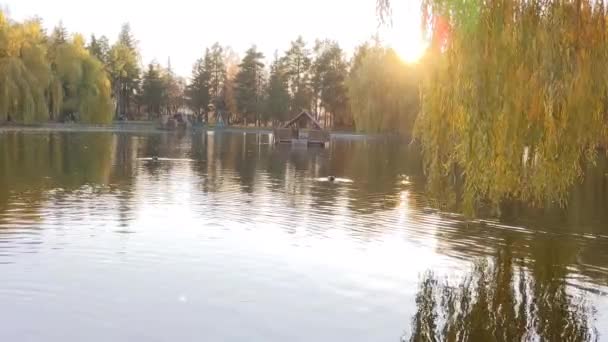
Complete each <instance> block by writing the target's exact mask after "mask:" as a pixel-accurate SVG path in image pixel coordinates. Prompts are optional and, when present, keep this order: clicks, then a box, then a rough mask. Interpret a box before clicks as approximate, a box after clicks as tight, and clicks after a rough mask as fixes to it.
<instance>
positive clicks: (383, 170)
mask: <svg viewBox="0 0 608 342" xmlns="http://www.w3.org/2000/svg"><path fill="white" fill-rule="evenodd" d="M268 142H269V137H268V135H264V134H244V133H227V132H224V133H218V132H215V133H214V132H198V133H192V134H190V133H188V134H177V133H151V134H134V133H109V132H98V133H94V132H88V133H74V132H67V133H66V132H64V133H60V132H54V133H49V132H29V133H28V132H4V133H0V322H2V328H0V341H136V340H138V341H400V340H402V339H403V340H409V339H410V338H412V339H413V340H420V341H423V340H429V339H430V338H431V336H435V335H439V337H440V339H452V340H458V339H460V340H466V339H467V338H468V339H469V340H472V341H479V340H485V341H489V340H524V339H527V340H539V339H540V340H547V341H575V340H595V339H598V338H599V339H600V340H601V339H602V337H606V338H608V299H607V298H608V297H607V293H608V286H607V285H608V206H607V204H608V200H607V197H608V185H607V183H608V177H607V176H606V173H605V172H606V171H605V170H606V168H605V164H606V163H605V162H601V163H600V165H598V166H596V167H594V168H593V169H590V171H589V174H590V176H589V177H588V178H587V179H586V180H585V182H584V183H582V184H581V185H580V186H577V187H576V189H574V190H573V192H572V196H571V201H570V206H569V207H568V208H567V209H555V208H554V209H548V210H543V211H540V210H523V209H521V210H518V211H517V212H514V213H511V214H510V215H509V217H510V218H509V219H508V220H507V219H505V220H503V221H494V220H475V221H471V220H469V221H468V222H467V220H465V219H464V218H463V217H461V216H460V215H457V214H450V213H442V212H438V211H436V210H433V209H431V208H430V207H429V204H428V203H429V202H428V198H427V195H426V194H425V192H424V189H425V187H424V179H423V178H422V177H421V171H420V158H419V156H417V154H416V153H414V152H413V151H411V150H410V148H409V147H408V146H407V145H406V144H399V143H395V142H387V141H385V140H382V139H371V138H367V139H366V138H362V137H350V138H344V137H343V138H335V139H334V140H333V141H332V143H331V145H330V147H329V148H326V149H315V148H310V149H306V148H292V147H291V146H274V145H272V144H269V143H268ZM153 156H158V158H159V159H158V160H152V159H151V158H152V157H153ZM329 175H335V176H337V177H338V179H337V180H336V181H334V182H330V181H327V176H329ZM429 271H432V273H430V272H429Z"/></svg>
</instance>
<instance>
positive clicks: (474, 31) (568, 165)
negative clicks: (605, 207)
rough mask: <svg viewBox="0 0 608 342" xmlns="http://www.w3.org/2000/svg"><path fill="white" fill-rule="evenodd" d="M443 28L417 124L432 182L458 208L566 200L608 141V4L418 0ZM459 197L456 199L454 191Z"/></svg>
mask: <svg viewBox="0 0 608 342" xmlns="http://www.w3.org/2000/svg"><path fill="white" fill-rule="evenodd" d="M423 8H424V9H425V11H426V13H430V15H429V17H428V18H427V19H430V20H429V23H430V24H431V25H430V26H431V29H432V30H437V29H438V28H439V27H438V24H437V23H438V22H442V21H440V20H436V19H437V18H442V19H445V21H447V22H448V23H449V24H448V27H449V35H448V39H447V42H446V43H445V44H444V45H442V44H440V42H438V41H434V42H433V43H434V48H433V49H432V51H431V52H430V54H429V56H428V59H427V61H426V64H427V65H426V67H427V68H428V69H427V74H426V76H425V79H424V81H423V85H422V94H423V100H422V109H421V113H420V115H419V117H418V119H417V123H416V135H417V137H418V138H419V140H420V142H421V144H422V147H423V150H424V156H425V164H426V168H427V172H428V175H429V181H430V186H431V189H434V190H435V191H438V192H440V191H444V190H445V189H449V188H450V187H452V186H453V185H454V184H455V183H454V182H453V179H454V178H453V177H448V176H461V175H462V176H463V179H464V189H463V198H462V205H463V207H464V209H465V210H468V211H469V212H472V211H473V208H475V207H476V206H478V205H479V204H480V203H482V202H484V201H486V200H489V201H491V202H492V203H494V204H498V203H499V202H500V201H502V200H504V199H516V200H526V201H531V202H532V203H536V204H543V203H545V202H546V201H557V202H559V203H562V204H563V203H565V199H566V194H567V192H568V190H569V189H570V187H571V186H572V184H573V183H574V182H576V181H577V180H578V179H580V177H581V176H582V164H583V163H585V162H587V161H593V160H594V158H595V156H596V153H597V152H596V151H597V147H598V146H600V144H602V143H605V142H606V132H607V124H608V122H607V120H606V116H605V115H606V110H607V108H606V104H607V100H608V98H607V94H608V80H607V77H608V64H607V63H606V60H607V59H606V57H608V40H607V37H608V36H607V33H608V31H607V27H606V8H605V7H604V5H603V3H602V2H597V1H592V0H578V1H557V0H555V1H546V0H542V1H541V0H513V1H481V0H476V1H467V0H451V1H450V0H426V1H425V2H424V7H423ZM604 147H605V146H604ZM452 199H455V197H452Z"/></svg>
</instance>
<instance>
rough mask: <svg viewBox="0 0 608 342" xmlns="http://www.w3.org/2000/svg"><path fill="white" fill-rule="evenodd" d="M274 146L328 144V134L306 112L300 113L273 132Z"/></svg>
mask: <svg viewBox="0 0 608 342" xmlns="http://www.w3.org/2000/svg"><path fill="white" fill-rule="evenodd" d="M273 134H274V142H275V143H276V144H280V143H289V144H302V145H307V146H308V145H321V146H325V145H326V144H327V143H329V132H328V131H326V130H324V129H323V128H321V124H320V123H319V122H318V121H317V120H315V118H314V117H313V116H312V115H311V114H310V113H309V112H307V111H302V112H300V114H298V115H296V116H295V117H294V118H293V119H291V120H289V121H288V122H286V123H285V124H284V125H283V126H282V127H281V128H275V129H274V131H273Z"/></svg>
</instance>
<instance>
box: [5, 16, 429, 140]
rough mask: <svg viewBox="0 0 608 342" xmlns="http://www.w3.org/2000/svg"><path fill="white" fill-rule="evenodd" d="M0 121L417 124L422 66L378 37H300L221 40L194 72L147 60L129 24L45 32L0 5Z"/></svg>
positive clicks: (364, 127) (383, 127) (382, 128)
mask: <svg viewBox="0 0 608 342" xmlns="http://www.w3.org/2000/svg"><path fill="white" fill-rule="evenodd" d="M0 68H1V71H2V72H1V75H0V77H1V78H0V123H1V122H6V121H11V122H18V123H33V122H47V121H68V120H74V121H79V122H91V123H106V122H109V121H111V120H112V119H129V120H154V119H157V118H158V117H159V116H161V115H164V114H169V115H172V114H176V113H185V112H188V113H192V114H193V115H194V116H195V117H196V118H197V119H198V120H200V121H201V122H212V121H213V120H214V119H216V118H217V116H218V113H219V114H221V116H222V117H223V118H224V120H227V121H228V122H229V123H230V124H237V125H239V124H240V125H245V124H248V125H251V124H256V125H273V124H277V123H278V122H283V121H285V120H287V119H288V118H290V117H291V116H292V115H294V114H296V113H298V112H299V111H301V110H308V111H310V112H311V113H313V115H315V116H316V117H317V119H318V120H319V121H321V122H322V123H323V124H324V125H325V126H326V127H340V128H351V129H352V128H356V129H357V130H360V131H368V132H404V131H406V132H409V130H411V124H412V122H413V113H415V112H417V107H418V98H419V96H418V87H417V72H416V70H415V68H414V67H411V66H408V65H406V64H405V63H403V62H402V61H401V60H400V59H399V57H398V56H397V55H396V54H395V52H393V51H392V50H390V49H387V48H385V47H383V46H382V45H381V43H379V42H378V41H377V40H375V41H371V42H366V43H364V44H362V45H361V46H360V47H359V48H358V49H357V50H356V51H355V52H354V54H353V56H352V58H347V54H346V53H345V51H344V50H343V49H342V48H341V47H340V45H339V44H338V42H336V41H331V40H318V41H315V42H314V44H311V45H308V44H307V43H306V42H305V41H304V40H303V39H302V38H301V37H299V38H297V39H295V40H294V41H292V42H291V43H290V46H289V48H288V49H287V51H284V52H283V53H281V54H280V53H279V52H275V54H274V56H272V57H271V58H267V56H264V54H263V53H262V52H260V51H259V50H257V48H256V46H252V47H251V48H249V49H248V50H247V51H246V52H245V53H244V56H243V58H239V57H238V55H237V53H236V52H235V51H234V50H232V49H231V48H230V47H228V46H223V45H220V44H219V43H215V44H214V45H213V46H211V47H209V48H207V49H205V51H204V53H203V54H202V56H201V57H200V58H199V59H198V60H196V61H195V63H194V65H193V68H192V74H191V75H190V76H189V78H188V79H186V78H184V77H180V76H178V75H176V74H175V72H174V71H173V70H172V67H171V63H170V60H168V61H167V62H166V64H165V63H163V64H161V63H159V62H157V61H152V62H150V63H148V64H147V65H145V66H144V65H143V63H142V61H141V55H140V52H139V47H138V44H137V40H136V38H135V37H134V36H133V34H132V32H131V30H130V27H129V25H128V24H125V25H124V26H123V27H122V29H121V32H120V34H119V36H118V37H117V39H116V40H115V41H114V42H112V43H111V42H110V39H108V38H107V37H105V36H101V37H97V36H95V35H92V36H91V37H90V38H89V39H88V42H85V39H84V38H83V37H82V36H81V35H79V34H69V33H68V31H67V30H66V29H65V28H64V27H63V25H61V24H60V25H59V26H57V27H56V28H55V29H53V30H52V32H50V33H47V32H46V31H45V30H44V29H43V28H42V26H41V23H40V21H39V20H37V19H33V20H27V21H24V22H21V23H20V22H15V21H12V20H10V19H8V18H6V17H5V16H4V14H2V13H0Z"/></svg>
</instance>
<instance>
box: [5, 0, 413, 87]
mask: <svg viewBox="0 0 608 342" xmlns="http://www.w3.org/2000/svg"><path fill="white" fill-rule="evenodd" d="M393 3H394V4H393V6H394V8H393V15H394V17H393V26H392V27H390V28H389V27H385V26H382V27H380V28H379V23H378V18H377V16H376V0H217V1H208V0H198V1H197V0H172V1H158V0H148V1H143V0H140V1H138V0H105V1H95V2H92V1H86V0H53V1H50V0H0V6H1V7H0V8H4V9H7V10H8V12H9V16H10V17H11V18H12V19H15V20H23V19H27V18H31V17H33V16H38V17H40V18H42V20H43V24H44V26H45V27H46V28H47V29H50V28H52V27H54V26H55V25H56V24H57V23H59V22H60V21H62V22H63V24H64V26H65V27H66V28H67V29H68V30H69V32H71V33H74V32H78V33H81V34H84V35H85V37H87V39H88V37H89V36H90V35H91V34H92V33H94V34H95V35H97V36H100V35H106V36H108V37H109V38H110V41H111V42H113V41H114V40H115V39H116V37H117V36H118V32H119V31H120V27H121V25H122V24H123V23H125V22H129V23H130V24H131V28H132V31H133V34H134V35H135V38H136V39H137V40H138V42H139V48H140V51H141V55H142V63H143V64H147V63H149V62H150V61H152V60H156V61H158V62H160V63H161V64H165V65H166V64H167V60H168V59H169V58H170V59H171V66H172V68H173V69H174V70H175V71H176V72H177V73H178V74H179V75H181V76H188V75H189V74H190V72H191V69H192V65H193V64H194V62H195V60H196V59H197V58H199V57H201V56H202V55H203V53H204V51H205V47H208V46H211V45H212V44H213V43H214V42H219V43H220V44H221V45H229V46H231V47H232V48H233V49H234V50H235V51H236V52H237V54H238V55H239V56H241V57H242V56H243V55H244V52H245V50H247V48H249V47H250V46H251V45H253V44H255V45H257V46H258V49H260V50H261V51H262V52H264V53H265V55H266V57H267V59H268V60H271V59H272V57H273V55H274V51H275V50H278V52H279V54H282V53H283V52H284V51H285V50H287V48H288V47H289V42H290V41H292V40H295V39H296V38H297V37H298V35H302V36H303V37H304V39H305V40H306V41H307V42H308V43H309V46H310V47H312V45H313V43H314V40H315V39H326V38H328V39H333V40H337V41H338V42H339V43H340V45H341V46H342V47H343V48H344V50H345V51H346V52H347V53H352V51H353V50H354V48H355V47H356V46H357V45H359V44H360V43H362V42H364V41H365V40H367V39H369V38H370V37H371V36H372V35H374V34H375V33H376V32H380V35H381V37H382V38H383V40H385V41H386V42H387V43H388V44H389V45H391V46H393V47H394V48H395V49H396V50H397V51H398V52H400V54H401V55H402V56H404V59H406V60H414V59H415V57H416V56H417V55H418V54H420V50H422V46H423V41H422V38H421V33H420V19H419V6H420V5H419V0H394V1H393Z"/></svg>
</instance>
